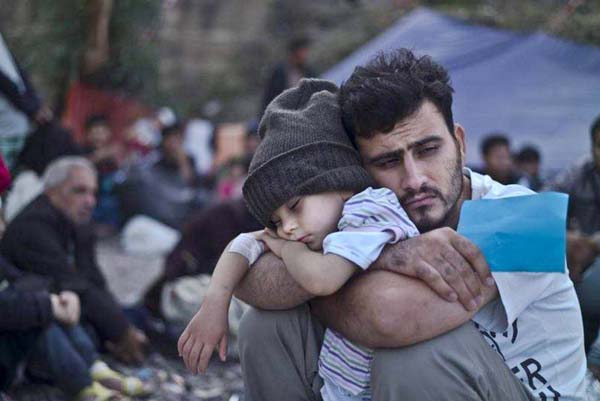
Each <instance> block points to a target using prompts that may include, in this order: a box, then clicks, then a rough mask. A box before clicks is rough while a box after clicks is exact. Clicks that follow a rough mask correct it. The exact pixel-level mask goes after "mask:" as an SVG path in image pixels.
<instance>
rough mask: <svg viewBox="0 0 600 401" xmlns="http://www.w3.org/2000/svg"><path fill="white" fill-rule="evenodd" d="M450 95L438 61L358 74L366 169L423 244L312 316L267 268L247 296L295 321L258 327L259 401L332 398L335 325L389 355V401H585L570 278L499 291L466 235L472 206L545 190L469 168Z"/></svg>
mask: <svg viewBox="0 0 600 401" xmlns="http://www.w3.org/2000/svg"><path fill="white" fill-rule="evenodd" d="M448 82H449V77H448V75H447V73H446V71H445V70H444V69H443V68H442V67H441V66H439V65H438V64H436V63H435V62H433V61H432V60H431V59H430V58H428V57H424V58H416V57H415V56H414V55H413V54H412V53H411V52H410V51H407V50H401V51H399V52H397V53H394V54H392V55H390V56H389V57H384V56H381V57H379V58H377V59H376V60H374V61H372V62H371V63H369V64H368V65H367V66H366V67H359V68H357V69H356V70H355V71H354V73H353V75H352V76H351V77H350V79H349V80H348V81H347V82H346V83H345V84H344V85H343V87H342V88H341V90H340V102H341V105H342V114H343V117H344V122H345V125H346V127H347V129H348V131H349V133H350V135H351V137H352V138H353V139H354V141H355V143H356V145H357V147H358V149H359V151H360V153H361V156H362V158H363V161H364V164H365V167H366V168H367V170H368V171H369V172H370V173H371V174H372V176H373V177H374V179H375V181H376V182H377V183H378V184H380V185H382V186H386V187H388V188H390V189H392V190H393V191H394V192H395V194H396V195H397V196H398V199H399V200H400V202H401V204H402V206H403V207H404V209H405V210H406V212H407V213H408V215H409V217H410V218H411V220H412V221H413V222H414V223H415V224H416V226H417V227H418V229H419V231H420V232H421V233H422V235H420V236H418V237H416V238H413V239H410V240H406V241H404V242H401V243H399V244H396V245H393V246H390V247H388V249H386V251H384V253H383V255H382V256H381V257H380V258H379V260H378V261H376V262H375V264H374V265H373V266H372V267H371V269H370V271H369V272H368V273H366V274H362V275H359V276H357V277H355V278H354V280H352V281H351V282H350V283H349V284H347V285H346V286H345V287H344V288H343V289H342V290H341V291H339V292H338V293H336V294H334V295H332V296H330V297H327V298H324V299H312V300H310V302H309V303H308V304H306V303H305V304H303V302H306V301H307V300H309V297H308V296H307V294H306V292H304V291H303V290H302V289H301V288H299V287H298V285H297V284H295V282H294V281H293V280H292V279H291V278H290V276H289V275H288V274H287V270H286V269H284V268H282V267H283V266H282V265H281V262H280V261H279V260H278V259H276V258H274V257H273V256H272V255H267V256H264V257H263V259H262V260H260V261H259V262H258V264H256V265H255V266H253V268H252V269H251V270H250V272H249V273H248V275H247V276H246V278H245V280H244V282H243V283H242V284H241V285H240V287H239V288H238V289H237V293H236V295H237V296H238V297H239V298H241V299H243V300H244V301H246V302H247V303H250V304H251V305H253V306H255V307H259V308H263V309H285V308H294V309H290V310H285V311H271V312H266V311H259V310H257V309H253V310H251V311H249V312H248V313H247V314H246V316H245V318H244V321H243V322H242V327H241V328H240V356H241V360H242V368H243V372H244V379H245V383H246V387H247V399H248V400H259V399H260V400H276V399H286V400H298V401H299V400H318V399H320V394H319V389H320V387H321V380H320V379H319V377H318V375H317V366H316V361H317V358H318V353H319V349H320V347H321V341H322V335H323V325H325V326H327V327H331V328H333V329H335V330H336V331H338V332H340V333H341V334H342V335H344V336H345V337H346V338H348V339H350V340H352V341H355V342H357V343H359V344H362V345H365V346H368V347H371V348H375V352H374V359H373V361H372V363H371V392H372V394H373V400H376V401H379V400H386V401H387V400H419V401H422V400H438V401H439V400H486V401H489V400H519V401H520V400H540V401H541V400H548V399H555V400H557V399H559V398H560V399H561V400H582V399H583V396H584V389H583V382H584V375H585V371H586V367H585V356H584V353H583V339H582V335H581V332H582V324H581V317H580V311H579V307H578V304H577V298H576V295H575V292H574V289H573V284H572V283H571V282H570V280H569V279H568V276H567V275H565V274H538V275H531V274H526V273H523V274H519V273H494V274H493V280H491V281H489V278H490V277H489V272H488V266H487V263H486V262H485V260H484V259H483V256H482V254H481V253H480V252H479V250H478V249H477V247H475V246H474V245H473V244H472V243H470V242H469V241H468V240H466V239H465V238H462V237H461V236H459V235H458V234H456V233H455V232H454V230H453V229H455V228H456V226H457V223H458V218H459V212H460V207H461V205H462V202H463V201H464V200H465V199H481V198H489V199H492V198H502V197H507V196H515V195H525V194H530V193H531V191H529V190H527V189H526V188H522V187H505V186H503V185H501V184H499V183H497V182H495V181H493V180H492V179H491V178H490V177H487V176H482V175H479V174H477V173H473V172H471V171H470V170H468V169H464V156H465V154H464V152H465V142H464V138H465V133H464V129H463V128H462V127H461V126H460V125H458V124H455V123H454V121H453V118H452V109H451V106H452V88H451V87H450V85H449V83H448ZM482 283H486V285H485V286H483V285H482ZM438 294H439V295H438ZM442 297H444V298H442ZM457 299H458V300H460V303H459V302H457V301H456V300H457ZM461 304H462V305H465V306H466V308H464V307H463V306H462V305H461ZM298 305H300V306H298ZM311 313H312V314H311ZM313 314H314V316H315V317H313ZM317 318H318V320H317ZM490 345H491V347H490Z"/></svg>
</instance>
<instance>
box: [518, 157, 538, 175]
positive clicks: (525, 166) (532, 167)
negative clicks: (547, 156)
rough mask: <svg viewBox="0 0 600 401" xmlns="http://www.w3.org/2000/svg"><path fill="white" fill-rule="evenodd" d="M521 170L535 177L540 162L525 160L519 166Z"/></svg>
mask: <svg viewBox="0 0 600 401" xmlns="http://www.w3.org/2000/svg"><path fill="white" fill-rule="evenodd" d="M519 167H520V169H521V170H523V171H524V172H525V173H527V174H529V175H530V176H532V177H537V175H538V173H539V172H540V164H539V163H538V162H533V161H532V162H525V163H521V165H520V166H519Z"/></svg>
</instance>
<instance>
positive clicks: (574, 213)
mask: <svg viewBox="0 0 600 401" xmlns="http://www.w3.org/2000/svg"><path fill="white" fill-rule="evenodd" d="M590 139H591V142H592V160H583V161H582V162H579V163H576V164H574V165H573V166H571V167H570V168H569V169H567V170H566V171H564V172H563V173H562V174H560V175H559V176H558V177H557V179H556V181H555V182H554V183H552V184H551V185H550V189H552V190H555V191H560V192H566V193H568V194H569V221H568V232H567V235H568V237H567V238H568V247H567V254H568V260H569V268H570V271H571V277H573V280H574V281H576V282H577V285H576V290H577V295H578V296H579V302H580V303H581V310H582V312H583V326H584V329H585V331H584V332H585V348H586V351H588V350H590V346H591V345H592V343H593V341H594V339H596V338H597V336H598V329H599V328H600V296H599V292H598V287H599V286H600V259H598V257H599V256H600V116H598V117H597V118H596V119H595V120H594V122H593V123H592V126H591V128H590ZM594 348H595V351H592V352H591V353H590V354H589V355H588V360H589V362H590V365H591V367H592V369H593V370H594V372H595V374H596V376H597V377H600V350H599V349H598V347H596V346H594ZM594 348H592V349H594Z"/></svg>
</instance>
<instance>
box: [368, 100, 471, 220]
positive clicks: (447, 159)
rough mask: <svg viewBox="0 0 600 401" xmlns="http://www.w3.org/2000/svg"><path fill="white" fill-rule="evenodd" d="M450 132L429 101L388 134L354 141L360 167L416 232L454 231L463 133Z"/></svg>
mask: <svg viewBox="0 0 600 401" xmlns="http://www.w3.org/2000/svg"><path fill="white" fill-rule="evenodd" d="M454 133H455V136H456V139H454V138H453V137H452V134H451V133H450V132H449V131H448V128H447V127H446V124H445V122H444V119H443V117H442V115H441V113H440V112H439V111H438V110H437V108H436V106H435V105H434V104H433V103H431V102H428V101H425V102H424V103H423V105H422V106H421V107H420V108H419V109H418V110H417V111H416V112H415V113H414V114H413V115H412V116H410V117H408V118H406V119H405V120H403V121H400V122H398V123H397V124H396V125H395V126H394V128H393V129H392V130H391V131H390V132H388V133H376V134H375V136H374V137H372V138H358V141H357V142H358V147H359V150H360V153H361V156H362V158H363V162H364V165H365V167H366V169H367V171H369V173H371V175H372V176H373V178H374V179H375V181H376V182H377V183H378V184H379V185H381V186H384V187H387V188H389V189H391V190H392V191H394V193H395V194H396V196H398V199H399V201H400V203H401V205H402V207H403V208H404V210H405V211H406V213H407V214H408V216H409V217H410V219H411V220H412V221H413V222H414V223H415V225H416V226H417V228H418V229H419V231H420V232H426V231H429V230H432V229H435V228H439V227H443V226H450V227H454V228H455V227H456V225H457V223H458V214H459V211H460V204H461V201H460V200H461V195H463V187H465V188H467V190H468V188H469V187H468V186H464V185H463V181H464V180H466V179H465V178H464V177H463V174H462V168H463V160H464V150H465V146H464V131H463V129H462V127H461V126H459V125H456V127H455V132H454Z"/></svg>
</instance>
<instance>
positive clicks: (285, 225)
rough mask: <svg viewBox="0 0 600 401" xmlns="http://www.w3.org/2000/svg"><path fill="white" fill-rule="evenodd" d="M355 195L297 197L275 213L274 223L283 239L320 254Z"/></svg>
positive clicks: (343, 193)
mask: <svg viewBox="0 0 600 401" xmlns="http://www.w3.org/2000/svg"><path fill="white" fill-rule="evenodd" d="M351 195H352V194H351V193H349V192H348V193H347V192H325V193H322V194H316V195H307V196H297V197H294V198H292V199H290V200H289V201H288V202H287V203H285V204H284V205H282V206H281V207H279V208H278V209H277V210H275V212H273V215H272V216H271V221H272V222H273V224H274V225H275V226H276V228H277V230H276V232H277V235H278V236H279V237H280V238H283V239H286V240H290V241H300V242H303V243H305V244H306V245H307V246H308V247H309V248H310V249H312V250H313V251H319V250H321V249H322V248H323V240H324V239H325V237H326V236H327V235H328V234H330V233H332V232H334V231H337V223H338V221H339V219H340V218H341V217H342V209H343V208H344V202H345V201H346V200H347V199H348V198H350V196H351Z"/></svg>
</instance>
